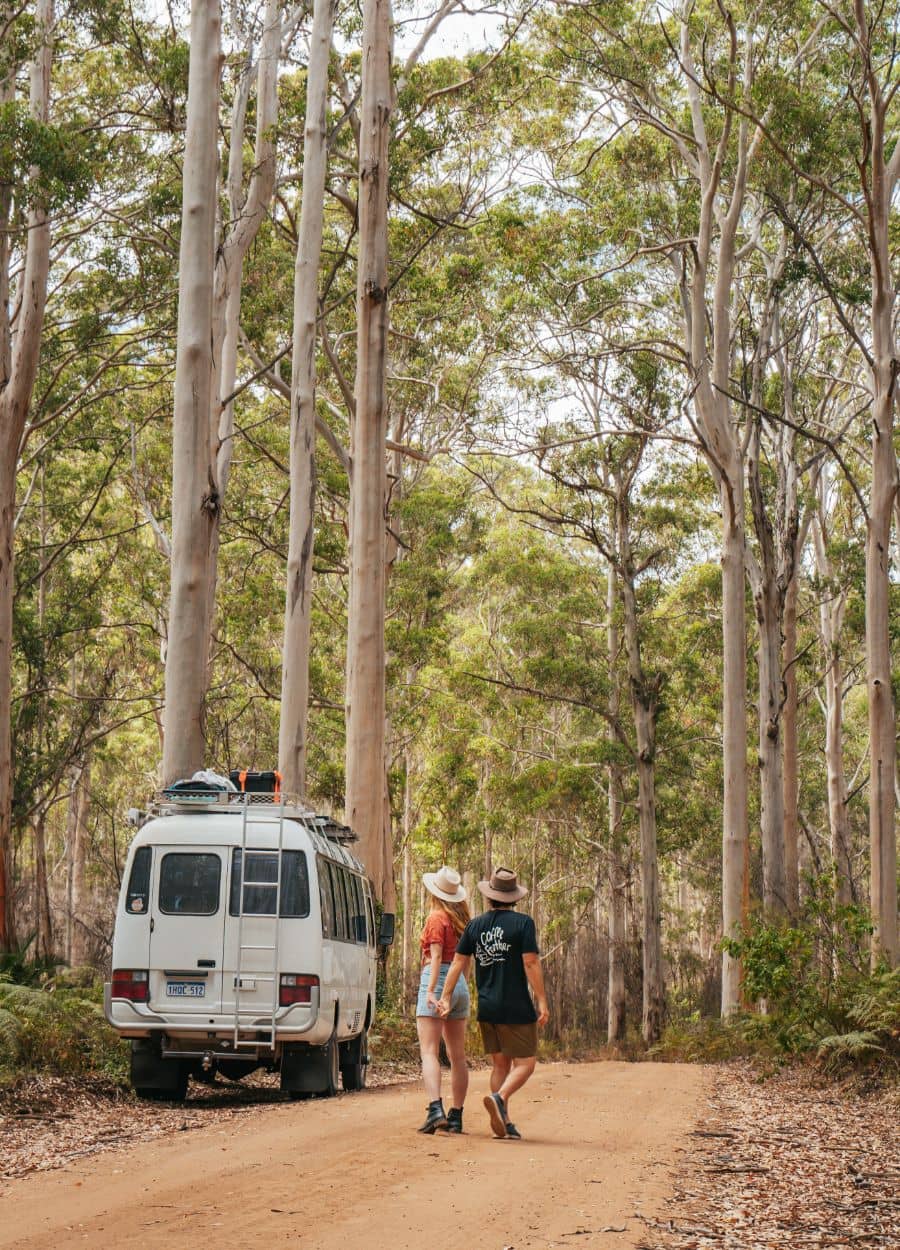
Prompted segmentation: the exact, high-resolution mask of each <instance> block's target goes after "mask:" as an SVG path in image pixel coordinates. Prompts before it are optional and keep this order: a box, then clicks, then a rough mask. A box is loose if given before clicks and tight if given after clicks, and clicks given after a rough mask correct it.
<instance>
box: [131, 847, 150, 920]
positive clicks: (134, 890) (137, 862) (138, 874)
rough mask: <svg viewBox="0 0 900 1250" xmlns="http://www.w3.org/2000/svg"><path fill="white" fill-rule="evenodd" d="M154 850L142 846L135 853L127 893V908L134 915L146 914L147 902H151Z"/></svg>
mask: <svg viewBox="0 0 900 1250" xmlns="http://www.w3.org/2000/svg"><path fill="white" fill-rule="evenodd" d="M152 854H153V852H152V851H151V849H150V847H149V846H141V847H139V848H138V849H137V850H136V851H135V853H134V859H133V860H132V864H131V875H130V876H129V878H128V892H127V894H126V895H125V910H126V911H130V912H132V913H133V914H134V915H141V914H144V915H146V913H147V904H148V903H149V902H150V861H151V858H152Z"/></svg>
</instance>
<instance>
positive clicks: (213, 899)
mask: <svg viewBox="0 0 900 1250" xmlns="http://www.w3.org/2000/svg"><path fill="white" fill-rule="evenodd" d="M221 876H222V861H221V859H219V857H218V855H206V854H198V853H196V852H192V851H173V852H170V853H169V854H168V855H164V856H163V858H162V864H161V866H160V870H159V910H160V911H162V912H166V913H167V914H168V915H170V916H214V915H215V913H216V912H217V911H218V910H219V882H220V880H221Z"/></svg>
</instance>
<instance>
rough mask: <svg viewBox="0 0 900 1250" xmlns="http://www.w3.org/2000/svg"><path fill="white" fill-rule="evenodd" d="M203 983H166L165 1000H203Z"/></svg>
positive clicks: (204, 988)
mask: <svg viewBox="0 0 900 1250" xmlns="http://www.w3.org/2000/svg"><path fill="white" fill-rule="evenodd" d="M205 997H206V983H205V982H204V981H167V982H166V998H205Z"/></svg>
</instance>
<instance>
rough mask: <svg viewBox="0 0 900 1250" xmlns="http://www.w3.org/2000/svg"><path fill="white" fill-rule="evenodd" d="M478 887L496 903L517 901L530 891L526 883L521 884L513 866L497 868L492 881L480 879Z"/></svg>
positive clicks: (492, 874) (486, 896) (492, 875)
mask: <svg viewBox="0 0 900 1250" xmlns="http://www.w3.org/2000/svg"><path fill="white" fill-rule="evenodd" d="M478 888H479V890H480V891H481V893H482V894H483V895H484V897H485V898H489V899H492V900H493V901H494V902H495V903H516V902H518V900H519V899H520V898H524V897H525V895H526V894H527V893H528V890H527V888H526V887H525V886H524V885H519V882H518V880H517V879H516V874H515V873H514V872H513V871H512V869H511V868H496V869H495V870H494V871H493V872H492V873H491V879H490V881H479V882H478Z"/></svg>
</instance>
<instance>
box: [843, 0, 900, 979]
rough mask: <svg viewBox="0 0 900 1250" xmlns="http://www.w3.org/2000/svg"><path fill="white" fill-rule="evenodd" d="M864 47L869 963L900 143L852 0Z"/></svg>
mask: <svg viewBox="0 0 900 1250" xmlns="http://www.w3.org/2000/svg"><path fill="white" fill-rule="evenodd" d="M854 14H855V16H856V23H857V33H858V36H859V46H860V48H861V50H862V52H863V55H864V69H865V78H866V88H867V91H868V95H869V102H870V106H871V117H870V118H869V119H868V121H869V126H870V130H871V133H870V137H869V138H868V141H867V147H868V150H869V152H870V159H869V161H868V169H867V170H865V171H864V181H865V180H866V178H867V180H868V186H864V190H865V191H866V192H867V194H866V199H867V208H868V221H867V224H868V232H869V260H870V266H871V276H872V310H871V328H872V365H871V386H872V412H871V427H872V488H871V495H870V499H869V517H868V524H867V527H866V684H867V687H868V695H869V847H870V857H871V865H870V867H871V907H872V920H873V923H874V926H875V932H874V934H873V936H872V965H873V967H874V966H875V965H876V964H877V963H878V962H879V960H881V959H883V960H884V961H885V962H886V963H887V964H888V966H889V967H895V966H896V964H897V963H898V960H900V948H898V935H897V829H896V788H895V781H896V772H897V741H896V713H895V708H894V699H893V690H892V687H891V639H890V618H889V612H890V589H891V580H890V550H891V517H892V514H893V509H894V500H895V496H896V491H897V457H896V453H895V451H894V403H895V390H896V385H897V372H896V368H897V352H896V348H895V343H894V304H895V300H894V285H893V275H892V269H891V240H890V219H891V206H892V203H893V194H894V188H895V187H896V185H897V177H898V174H900V145H898V144H896V143H895V145H894V149H893V152H892V155H891V159H890V162H889V163H888V161H887V159H886V145H887V143H888V142H890V141H891V140H893V139H896V136H895V135H890V136H889V135H888V133H887V130H886V115H887V109H888V104H887V102H886V99H885V96H884V93H883V91H882V88H881V84H880V82H879V80H878V77H877V73H876V69H875V65H874V63H873V57H872V51H871V46H870V31H869V28H868V25H867V17H866V9H865V5H864V4H863V3H862V0H854Z"/></svg>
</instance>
